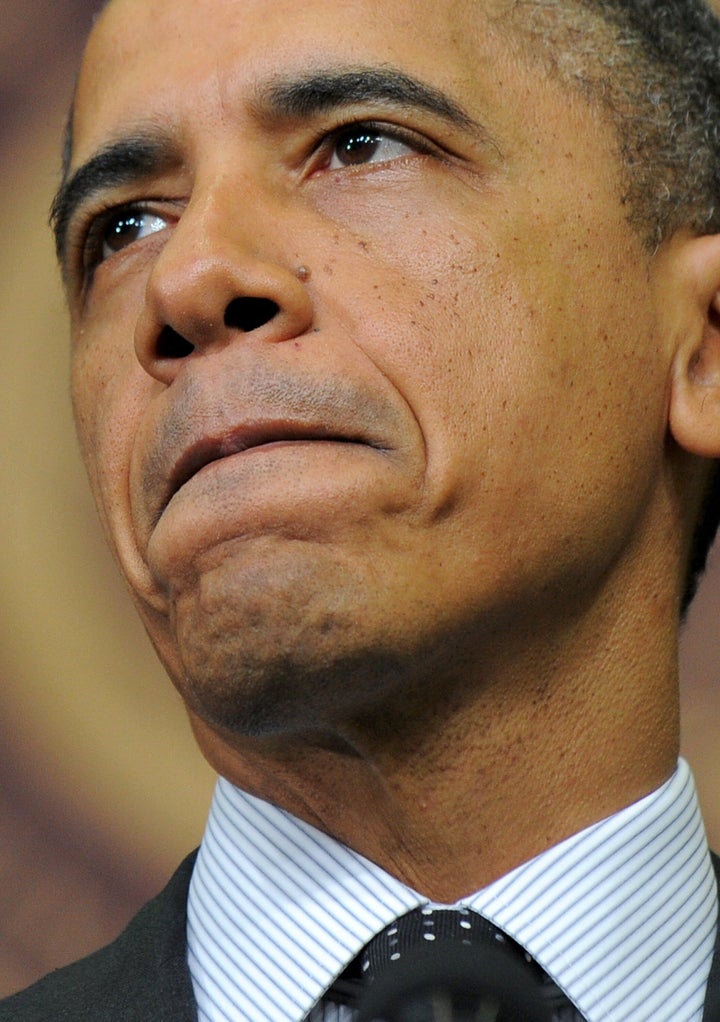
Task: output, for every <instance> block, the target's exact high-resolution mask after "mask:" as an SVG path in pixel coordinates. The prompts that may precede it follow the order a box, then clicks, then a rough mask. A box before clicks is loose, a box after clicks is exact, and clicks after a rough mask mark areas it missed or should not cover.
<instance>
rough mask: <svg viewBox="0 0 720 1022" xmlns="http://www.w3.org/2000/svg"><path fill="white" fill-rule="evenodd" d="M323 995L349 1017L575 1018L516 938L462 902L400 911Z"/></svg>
mask: <svg viewBox="0 0 720 1022" xmlns="http://www.w3.org/2000/svg"><path fill="white" fill-rule="evenodd" d="M328 1002H330V1003H333V1004H335V1005H339V1004H342V1005H346V1006H347V1009H352V1012H351V1014H350V1013H349V1014H350V1017H352V1019H353V1022H566V1020H567V1022H582V1016H581V1015H580V1014H579V1013H578V1012H577V1010H576V1009H575V1008H574V1007H573V1006H572V1005H571V1004H570V1003H569V1001H568V1000H567V998H566V997H565V995H564V994H563V993H562V991H560V990H559V989H558V987H557V986H555V984H554V983H553V982H552V981H551V980H550V979H549V977H548V976H547V974H546V973H545V972H544V970H543V969H542V968H541V967H540V966H539V965H538V964H537V963H536V962H535V961H534V960H533V959H532V958H531V957H530V956H529V955H528V954H527V953H526V952H525V951H524V950H523V949H522V948H521V947H520V946H519V945H518V944H517V943H516V942H515V941H513V940H512V939H511V938H510V937H508V936H506V935H505V934H504V933H502V931H501V930H498V929H497V927H495V926H493V925H492V923H490V922H488V921H487V920H486V919H484V918H482V916H479V915H478V914H477V913H475V912H471V911H470V910H468V909H460V910H455V909H432V908H423V909H415V910H414V911H412V912H409V913H408V914H407V915H405V916H402V917H401V918H400V919H398V920H397V921H396V922H395V923H393V924H392V925H391V926H388V927H387V928H386V929H385V930H383V931H382V933H380V934H378V936H377V937H375V938H374V939H373V940H372V941H370V943H369V944H368V945H367V947H366V948H365V949H364V950H363V951H362V952H361V954H360V955H359V956H358V958H357V959H355V961H354V962H353V963H352V964H351V966H350V967H349V968H348V969H346V971H345V972H344V973H343V975H342V976H341V977H340V979H339V980H338V981H337V982H336V984H335V985H334V986H333V988H332V989H331V990H330V991H329V993H328V995H327V998H326V1004H327V1003H328ZM347 1009H346V1010H347ZM322 1017H323V1015H322V1014H316V1015H311V1016H310V1018H311V1019H321V1018H322ZM325 1017H332V1016H330V1015H328V1016H325ZM343 1017H348V1015H345V1016H343Z"/></svg>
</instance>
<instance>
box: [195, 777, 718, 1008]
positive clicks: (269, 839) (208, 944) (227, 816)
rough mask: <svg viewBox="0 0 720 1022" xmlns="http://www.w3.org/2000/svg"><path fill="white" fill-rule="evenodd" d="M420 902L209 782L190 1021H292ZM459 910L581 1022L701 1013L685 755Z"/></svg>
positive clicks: (709, 945)
mask: <svg viewBox="0 0 720 1022" xmlns="http://www.w3.org/2000/svg"><path fill="white" fill-rule="evenodd" d="M427 903H428V902H427V899H426V898H424V897H423V896H422V895H420V894H418V893H417V892H416V891H413V890H411V889H410V888H409V887H407V886H406V885H405V884H403V883H401V882H400V881H399V880H397V879H396V878H394V877H392V876H390V875H389V874H388V873H386V872H385V871H384V870H382V869H381V868H380V867H379V866H376V865H375V864H374V863H372V862H369V861H368V860H367V859H365V858H363V856H361V855H358V854H357V853H356V852H354V851H352V850H351V849H349V848H347V847H346V846H344V845H341V844H339V843H338V842H336V841H334V840H333V839H332V838H330V837H329V836H328V835H326V834H323V833H322V832H320V831H318V830H316V829H315V828H314V827H311V826H310V825H309V824H306V823H304V822H303V821H302V820H298V819H297V818H295V817H293V816H292V815H290V814H289V813H287V812H285V811H284V810H281V809H278V808H277V807H275V806H272V805H270V804H268V803H266V802H263V801H261V800H259V799H256V798H253V797H252V796H251V795H248V794H247V793H245V792H242V791H239V790H238V789H237V788H234V787H233V786H232V785H231V784H229V783H228V782H227V781H225V780H223V779H221V780H220V781H219V782H218V785H217V788H216V792H215V796H214V799H213V804H212V807H211V812H210V818H209V821H208V825H207V829H206V832H205V836H204V838H203V842H202V845H201V848H200V852H199V855H198V860H197V864H196V867H195V871H194V874H193V878H192V883H191V887H190V894H189V898H188V960H189V966H190V973H191V976H192V980H193V986H194V989H195V994H196V999H197V1002H198V1011H199V1020H200V1022H226V1020H227V1019H228V1018H232V1019H233V1022H256V1020H257V1022H261V1020H266V1019H268V1018H272V1019H273V1022H301V1020H302V1019H304V1018H305V1016H306V1014H307V1013H308V1012H309V1011H310V1009H311V1007H312V1005H313V1004H314V1003H315V1002H316V1001H317V1000H318V999H319V998H320V997H321V996H322V994H323V993H324V992H325V991H326V990H327V988H328V987H329V986H330V985H331V984H332V982H333V981H334V980H335V978H336V977H337V976H338V975H339V974H340V973H341V972H342V971H343V969H344V968H345V967H346V965H347V964H348V963H349V962H350V961H351V960H352V959H353V958H354V957H355V955H356V954H358V952H359V951H360V950H361V949H362V947H363V946H364V945H365V944H366V943H367V941H368V940H370V939H371V938H372V937H373V936H375V934H377V933H379V932H380V930H382V929H383V928H384V927H385V926H387V925H389V924H390V923H391V922H392V921H393V920H394V919H396V918H397V917H398V916H400V915H403V914H404V913H405V912H408V911H410V910H411V909H413V908H416V907H418V906H419V905H425V904H427ZM459 904H462V905H466V906H468V907H471V908H473V909H475V910H476V911H479V912H481V913H482V914H483V915H485V916H486V917H487V918H489V919H491V920H492V921H493V922H494V923H495V924H496V925H498V926H500V927H501V928H502V929H503V930H505V931H506V932H507V933H508V934H509V935H510V936H512V937H514V938H515V939H516V940H517V941H518V942H519V943H521V944H522V945H523V946H524V947H525V948H526V949H527V950H528V951H529V952H530V954H532V955H533V957H534V958H535V959H536V960H537V961H538V962H539V963H540V964H541V965H542V966H543V967H544V968H545V969H546V971H547V972H548V973H549V974H550V975H551V976H552V978H553V979H554V980H555V982H556V983H557V984H558V985H559V986H560V987H562V989H564V990H565V992H566V993H567V994H568V996H569V997H570V998H571V1000H573V1002H574V1003H575V1004H576V1005H577V1006H578V1007H579V1008H580V1010H581V1011H582V1012H583V1014H584V1015H585V1017H586V1018H587V1019H588V1022H630V1020H632V1022H640V1020H641V1019H648V1020H649V1019H652V1020H653V1022H676V1020H677V1019H678V1018H680V1017H682V1018H683V1019H684V1020H688V1022H692V1020H696V1019H697V1020H699V1019H700V1018H701V1016H702V1006H703V1001H704V994H705V986H706V983H707V976H708V973H709V969H710V961H711V958H712V950H713V943H714V933H715V926H716V920H717V894H716V886H715V878H714V874H713V870H712V865H711V862H710V857H709V853H708V849H707V842H706V839H705V834H704V829H703V824H702V820H701V817H700V811H699V808H698V803H697V796H696V793H695V786H694V782H693V779H692V776H691V774H690V771H689V768H688V767H687V765H686V764H685V763H684V761H682V760H681V761H680V763H679V766H678V769H677V771H676V773H675V774H674V775H673V777H672V778H671V779H670V780H669V781H668V782H667V783H666V784H664V785H663V786H662V787H661V788H660V789H658V790H657V791H656V792H654V793H653V794H651V795H649V796H647V797H646V798H644V799H642V800H641V801H640V802H637V803H635V804H634V805H632V806H630V807H628V808H627V809H624V810H622V811H621V812H620V813H617V814H615V815H614V816H612V817H610V818H609V819H607V820H603V821H602V822H600V823H597V824H594V825H593V826H591V827H589V828H588V829H586V830H584V831H582V832H581V833H579V834H576V835H574V836H573V837H571V838H570V839H568V840H567V841H564V842H562V843H561V844H560V845H557V846H555V847H554V848H551V849H549V850H548V851H546V852H544V853H543V854H542V855H540V856H538V857H537V858H535V859H533V860H531V861H530V862H528V863H526V864H524V865H523V866H520V867H519V868H518V869H515V870H513V872H512V873H510V874H508V875H507V876H506V877H503V878H501V879H500V880H497V881H496V882H495V883H493V884H491V885H490V886H488V887H487V888H485V889H483V890H482V891H479V892H478V893H477V894H475V895H472V896H471V897H469V898H465V899H463V900H462V902H461V903H459Z"/></svg>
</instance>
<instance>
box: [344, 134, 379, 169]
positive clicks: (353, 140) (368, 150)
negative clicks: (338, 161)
mask: <svg viewBox="0 0 720 1022" xmlns="http://www.w3.org/2000/svg"><path fill="white" fill-rule="evenodd" d="M379 143H380V139H379V138H378V137H377V135H370V134H363V135H348V136H347V137H346V138H345V140H344V141H343V142H342V143H341V145H340V155H341V157H342V159H343V161H344V162H345V163H364V162H365V161H366V160H369V159H371V158H372V157H373V156H374V155H375V151H376V150H377V147H378V145H379Z"/></svg>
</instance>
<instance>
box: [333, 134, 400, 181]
mask: <svg viewBox="0 0 720 1022" xmlns="http://www.w3.org/2000/svg"><path fill="white" fill-rule="evenodd" d="M418 148H419V147H418V146H412V145H410V143H409V142H405V141H403V140H402V139H401V138H398V137H397V136H396V135H393V134H391V133H389V132H387V131H380V130H378V129H376V128H371V127H367V126H366V127H357V126H356V127H354V128H348V129H347V130H346V131H342V132H341V133H340V134H338V135H336V136H335V139H334V142H333V145H332V149H331V152H330V159H329V161H328V165H327V169H328V170H340V169H341V168H343V167H362V166H366V165H367V164H371V163H388V162H389V161H390V160H397V159H399V158H400V157H402V156H410V155H412V154H413V153H417V151H418Z"/></svg>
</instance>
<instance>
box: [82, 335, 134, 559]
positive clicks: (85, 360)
mask: <svg viewBox="0 0 720 1022" xmlns="http://www.w3.org/2000/svg"><path fill="white" fill-rule="evenodd" d="M89 335H90V331H89V330H88V329H86V330H85V331H84V335H83V336H82V337H80V338H76V343H75V347H74V352H73V357H72V375H71V384H72V401H73V412H74V416H75V424H76V429H77V434H78V439H79V441H80V447H81V451H82V454H83V459H84V461H85V466H86V469H87V472H88V476H89V479H90V484H91V487H92V491H93V496H94V498H95V502H96V505H97V508H98V512H99V514H100V518H101V520H102V523H103V526H104V528H105V531H106V533H107V534H108V537H109V539H110V543H111V545H112V546H113V548H115V549H116V550H118V548H121V547H122V546H123V545H124V544H126V543H127V539H128V537H127V532H128V529H129V495H128V494H129V490H128V483H129V472H130V463H131V457H132V448H133V441H134V437H135V435H136V432H137V425H138V421H139V418H140V416H141V415H142V409H143V407H144V405H145V401H146V394H147V391H148V385H149V382H150V381H149V378H147V377H146V376H145V374H144V373H143V371H142V369H141V368H140V366H139V364H138V363H137V361H136V359H135V357H134V353H133V352H132V349H131V348H130V349H128V346H127V345H123V346H120V345H116V344H114V343H113V342H112V339H111V338H107V337H94V338H93V340H92V341H89V340H88V337H89Z"/></svg>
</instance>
